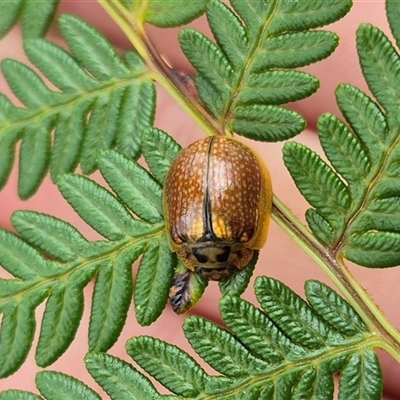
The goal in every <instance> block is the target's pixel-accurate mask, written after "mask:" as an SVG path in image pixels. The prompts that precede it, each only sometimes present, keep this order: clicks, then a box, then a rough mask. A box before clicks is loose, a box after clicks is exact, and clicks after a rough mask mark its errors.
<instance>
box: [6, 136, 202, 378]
mask: <svg viewBox="0 0 400 400" xmlns="http://www.w3.org/2000/svg"><path fill="white" fill-rule="evenodd" d="M150 133H154V134H155V138H156V139H155V140H154V142H153V143H152V144H151V146H153V147H152V148H154V147H155V148H157V152H154V153H152V156H150V158H149V160H150V162H149V164H150V165H151V166H152V168H153V169H154V171H157V173H158V176H162V175H163V174H164V172H165V169H166V168H167V167H168V165H169V163H170V162H171V159H172V158H173V157H172V155H174V154H175V152H176V151H177V150H178V147H179V146H178V145H177V144H176V143H175V142H174V141H172V140H169V139H167V135H166V133H164V132H162V131H157V130H149V131H148V132H147V134H150ZM148 142H149V146H150V140H149V139H148ZM99 165H100V171H101V173H102V174H103V176H104V177H105V179H106V180H107V182H108V184H109V186H110V187H111V189H113V190H114V191H115V193H116V194H117V195H118V197H117V196H115V195H114V194H112V193H111V192H110V191H109V190H107V189H105V188H103V187H102V186H100V185H99V184H97V183H96V182H94V181H92V180H90V179H89V178H86V177H84V176H80V175H73V174H66V175H63V176H61V177H60V178H59V180H58V184H59V188H60V191H61V193H62V194H63V196H64V197H65V198H66V200H67V201H68V202H69V203H70V204H71V206H72V207H73V208H74V209H75V211H76V212H77V213H78V214H79V215H80V216H81V218H82V219H83V220H84V221H86V222H87V223H88V224H89V225H90V226H92V227H93V228H94V229H95V230H96V231H97V232H98V233H99V234H100V235H102V236H103V237H104V238H106V239H107V240H98V241H95V242H91V241H88V240H87V239H86V238H85V237H84V236H82V235H81V234H80V233H79V231H78V230H77V229H76V228H74V227H73V226H71V225H70V224H68V223H67V222H64V221H62V220H59V219H57V218H55V217H51V216H49V215H45V214H40V213H37V212H30V211H17V212H15V213H14V215H13V216H12V223H13V225H14V227H15V229H16V230H17V232H18V233H19V236H17V235H16V234H13V233H10V232H6V231H0V250H1V251H0V264H1V265H2V267H3V268H4V269H5V270H6V271H8V272H9V273H10V274H11V275H12V276H13V278H11V279H1V280H0V312H1V313H2V314H3V315H2V325H1V332H0V339H1V340H0V376H1V377H4V376H7V375H9V374H11V373H13V372H14V371H15V370H17V369H18V368H19V367H20V365H21V364H22V363H23V361H24V360H25V357H26V356H27V353H28V351H29V349H30V347H31V345H32V341H33V337H34V333H35V318H34V316H35V309H36V307H37V306H38V305H39V304H40V303H42V302H43V301H44V300H45V299H46V298H47V302H46V307H45V312H44V317H43V320H42V323H41V329H40V335H39V341H38V345H37V348H36V362H37V363H38V365H40V366H43V367H44V366H48V365H50V364H51V363H53V362H54V361H55V360H57V359H58V358H59V357H60V356H61V354H63V353H64V352H65V351H66V350H67V348H68V347H69V345H70V343H71V341H72V340H73V338H74V336H75V334H76V331H77V329H78V327H79V324H80V320H81V317H82V313H83V310H84V301H83V299H84V298H83V290H84V288H85V287H86V286H87V284H88V283H89V281H91V280H92V279H93V278H95V285H94V291H93V298H92V310H91V315H90V324H89V348H90V349H92V350H95V351H106V350H108V349H109V348H110V347H111V346H112V345H113V344H114V343H115V341H116V340H117V338H118V336H119V334H120V333H121V331H122V328H123V326H124V324H125V321H126V318H127V313H128V309H129V306H130V304H131V301H132V293H134V299H135V307H136V316H137V319H138V322H139V323H141V324H142V325H148V324H150V323H152V322H153V321H154V320H156V319H157V318H158V316H159V315H160V314H161V312H162V310H163V309H164V307H165V305H166V303H167V300H168V293H169V289H170V287H171V284H172V278H173V275H174V269H175V267H176V264H177V261H176V257H175V255H174V254H173V253H171V252H170V250H169V246H168V242H167V240H166V237H165V234H164V223H163V219H162V212H163V211H162V191H161V185H160V184H159V183H158V181H157V180H156V178H154V177H153V176H152V175H151V174H150V173H149V172H147V171H146V170H144V169H143V168H142V167H141V166H139V165H138V164H137V163H136V161H133V160H129V159H128V158H126V157H125V156H124V155H122V154H120V153H117V152H115V151H106V152H103V153H102V154H101V155H100V158H99ZM146 191H147V192H146ZM150 192H151V194H152V196H151V197H148V196H149V193H150ZM141 255H142V258H141V261H140V265H139V271H138V273H137V278H136V282H135V288H134V285H133V279H132V263H133V262H134V261H136V260H137V259H138V258H139V257H140V256H141ZM133 288H134V289H133ZM201 293H202V292H201ZM200 295H201V294H200Z"/></svg>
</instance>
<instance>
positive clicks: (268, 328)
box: [87, 277, 382, 400]
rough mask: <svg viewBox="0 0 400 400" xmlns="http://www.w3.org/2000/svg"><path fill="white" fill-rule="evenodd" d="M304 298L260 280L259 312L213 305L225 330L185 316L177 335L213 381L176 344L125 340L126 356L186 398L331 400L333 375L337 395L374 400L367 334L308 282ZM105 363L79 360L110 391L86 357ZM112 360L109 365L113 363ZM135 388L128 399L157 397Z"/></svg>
mask: <svg viewBox="0 0 400 400" xmlns="http://www.w3.org/2000/svg"><path fill="white" fill-rule="evenodd" d="M306 294H307V299H308V300H309V302H308V303H307V302H305V301H304V300H302V299H301V298H300V297H299V296H297V295H296V294H295V293H294V292H292V291H291V290H290V289H289V288H288V287H286V286H284V285H283V284H282V283H281V282H279V281H276V280H273V279H271V278H265V277H263V278H258V280H257V281H256V295H257V298H258V300H259V301H260V303H261V305H262V308H263V309H264V310H261V309H258V308H256V307H255V306H254V305H252V304H250V303H248V302H247V301H245V300H242V299H240V298H238V297H236V296H226V297H224V298H223V299H222V300H221V303H220V309H221V315H222V318H223V321H224V324H225V325H226V326H227V328H228V329H229V330H227V329H224V328H222V327H220V326H218V325H216V324H215V323H212V322H210V321H207V320H205V319H203V318H200V317H189V318H188V319H187V320H186V321H185V324H184V331H185V335H186V337H187V339H188V340H189V342H190V344H191V346H192V347H193V348H194V349H195V351H196V352H197V353H198V355H199V356H200V357H201V358H202V359H203V360H204V361H206V362H207V363H208V364H209V365H210V366H212V367H213V368H214V369H215V370H216V371H218V372H219V375H216V376H215V375H214V376H211V375H209V374H207V373H206V372H205V371H204V370H203V368H201V366H200V365H199V364H198V363H197V362H196V361H195V360H194V359H193V358H192V357H191V356H189V355H188V354H187V353H185V352H183V351H182V350H180V349H178V348H177V347H175V346H173V345H170V344H168V343H165V342H163V341H161V340H159V339H155V338H151V337H148V336H140V337H134V338H132V339H130V340H129V341H128V343H127V346H126V348H127V352H128V354H129V355H130V356H131V357H132V358H133V359H134V361H135V362H137V363H138V364H139V365H140V367H141V368H143V369H144V370H145V371H146V372H147V373H149V374H150V375H152V376H153V377H154V378H155V379H156V380H158V381H159V382H160V383H161V384H162V385H163V386H165V387H166V388H167V389H168V390H170V391H171V392H172V393H173V394H174V395H176V396H183V397H185V398H186V399H207V398H213V399H221V400H222V399H226V398H232V399H249V398H251V399H271V400H272V399H273V398H282V399H297V398H302V399H303V398H304V399H315V398H321V399H326V400H330V399H333V398H334V381H333V375H334V374H335V373H337V372H340V376H341V378H340V382H339V397H340V398H346V399H352V398H354V399H356V398H363V399H364V398H365V399H371V400H373V399H376V400H379V399H380V396H381V392H382V376H381V371H380V367H379V362H378V358H377V356H376V354H375V352H374V348H373V346H374V345H373V343H374V340H375V339H374V333H373V332H369V331H368V329H367V328H366V326H365V325H364V324H363V323H362V321H361V319H360V317H359V316H358V315H357V314H356V313H355V311H354V310H353V309H352V308H351V306H350V305H349V304H348V303H346V301H345V300H343V299H342V298H341V297H340V296H338V295H337V294H336V293H335V292H334V291H333V290H332V289H330V288H329V287H328V286H326V285H324V284H322V283H320V282H317V281H309V282H307V284H306ZM310 300H311V301H310ZM314 304H315V305H316V307H317V308H314ZM325 306H328V308H325ZM353 318H354V321H353ZM349 322H350V326H349V327H347V326H348V324H349ZM337 324H338V326H337ZM105 359H107V360H110V356H108V355H101V354H98V353H91V354H89V355H88V356H87V362H89V365H88V367H89V371H90V372H91V374H92V376H93V377H94V378H95V379H96V381H97V382H98V383H99V384H100V385H101V386H102V387H103V388H104V389H105V390H106V391H107V392H108V393H109V394H110V393H111V390H112V388H114V390H117V388H118V386H117V384H113V385H111V377H109V379H108V380H107V383H109V384H110V385H111V386H107V387H106V386H105V385H104V384H103V382H104V381H103V382H102V380H101V377H102V374H101V373H100V374H99V373H98V372H97V371H96V370H95V369H93V368H92V362H93V361H94V360H97V362H100V360H105ZM114 362H115V365H117V364H118V363H119V360H118V359H114ZM121 366H122V365H121ZM124 368H126V365H125V364H124ZM115 369H116V368H115ZM108 371H109V373H111V368H109V369H108ZM135 372H136V373H138V372H137V371H135ZM114 374H115V380H118V374H117V373H116V372H115V371H114ZM136 385H137V386H138V385H140V387H137V386H136V387H135V389H132V386H130V389H129V390H130V391H132V393H133V398H142V399H152V398H160V396H161V395H160V394H158V393H157V392H151V396H153V397H149V396H147V397H146V396H144V397H139V396H140V395H143V393H144V392H143V390H148V388H149V382H148V381H147V380H145V378H144V376H141V377H140V379H137V380H136ZM151 390H152V391H153V390H154V387H151ZM250 395H251V397H250ZM135 396H136V397H135ZM161 398H175V397H174V396H167V395H165V396H161Z"/></svg>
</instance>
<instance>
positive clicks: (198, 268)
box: [164, 136, 272, 281]
mask: <svg viewBox="0 0 400 400" xmlns="http://www.w3.org/2000/svg"><path fill="white" fill-rule="evenodd" d="M271 207H272V188H271V179H270V176H269V172H268V170H267V167H266V166H265V164H264V162H263V161H262V160H261V158H260V157H259V156H258V155H257V154H256V153H255V152H254V151H253V150H252V149H250V148H249V147H248V146H246V145H245V144H243V143H241V142H239V141H237V140H235V139H233V138H229V137H223V136H214V137H207V138H205V139H202V140H199V141H197V142H195V143H193V144H191V145H190V146H188V147H187V148H185V149H184V150H182V151H181V153H179V155H178V156H177V158H176V159H175V160H174V162H173V163H172V165H171V167H170V169H169V171H168V174H167V177H166V181H165V188H164V215H165V220H166V229H167V234H168V237H169V243H170V247H171V250H172V251H173V252H176V253H177V255H178V257H179V258H180V260H181V261H182V262H183V263H184V265H185V266H186V268H188V270H190V271H192V272H195V273H197V274H199V275H202V276H203V277H205V278H207V279H210V280H216V281H220V280H223V279H225V278H227V277H229V276H231V275H232V274H234V273H235V272H236V271H238V270H240V269H242V268H244V267H245V266H246V265H247V264H248V263H249V262H250V260H251V258H252V255H253V250H259V249H261V247H262V246H263V245H264V243H265V240H266V238H267V232H268V225H269V220H270V214H271Z"/></svg>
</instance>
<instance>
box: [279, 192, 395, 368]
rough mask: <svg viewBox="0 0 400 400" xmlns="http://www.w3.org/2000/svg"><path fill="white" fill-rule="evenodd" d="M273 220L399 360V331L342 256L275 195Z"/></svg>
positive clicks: (385, 347) (382, 344)
mask: <svg viewBox="0 0 400 400" xmlns="http://www.w3.org/2000/svg"><path fill="white" fill-rule="evenodd" d="M272 217H273V219H274V221H275V222H276V223H277V224H278V226H279V227H281V228H282V229H283V230H284V231H285V232H286V233H287V234H288V236H289V237H291V238H292V239H293V240H294V242H295V243H297V244H298V245H299V246H300V247H301V248H302V250H303V251H305V253H306V254H308V255H309V256H310V257H311V258H312V259H313V260H314V261H315V262H316V263H317V265H319V266H320V267H321V268H322V270H323V271H324V272H325V273H326V274H327V275H328V276H329V278H330V279H331V280H332V282H333V283H334V284H335V285H336V286H337V287H338V289H339V290H340V291H341V292H342V294H343V295H344V296H345V298H346V300H347V301H348V302H349V304H351V306H352V307H353V308H354V309H355V310H356V311H357V312H358V314H359V315H360V316H361V318H362V319H363V320H364V322H365V323H366V325H367V326H368V328H369V330H370V331H371V332H374V333H376V334H377V335H378V336H379V337H380V338H381V341H380V343H381V346H380V347H381V348H383V349H385V350H386V351H388V353H390V354H391V355H392V357H394V358H395V359H396V360H397V361H398V362H400V332H399V331H398V330H397V329H396V328H395V327H394V326H393V325H392V324H391V323H390V321H389V320H388V319H387V318H386V317H385V315H384V314H383V313H382V311H381V310H380V309H379V307H378V306H377V305H376V304H375V303H374V302H373V301H372V299H371V297H370V296H369V295H368V294H367V292H366V291H365V289H364V288H363V287H362V286H361V285H360V284H359V283H358V282H357V280H356V279H355V278H354V277H353V276H352V275H351V273H350V271H349V270H348V268H347V267H346V265H345V264H344V263H343V259H342V258H341V257H337V255H336V254H335V253H334V252H332V251H329V250H328V249H327V248H326V247H324V246H323V245H322V244H321V243H319V242H318V241H317V239H316V238H315V237H314V236H313V235H312V234H311V232H310V231H309V230H308V229H307V228H306V227H305V226H304V225H303V224H302V223H301V222H300V221H299V220H298V219H297V217H296V216H295V215H294V214H293V213H292V212H291V211H290V210H289V209H288V208H287V207H286V206H285V205H284V204H283V203H282V202H281V201H280V200H279V199H278V198H277V197H276V196H274V206H273V215H272Z"/></svg>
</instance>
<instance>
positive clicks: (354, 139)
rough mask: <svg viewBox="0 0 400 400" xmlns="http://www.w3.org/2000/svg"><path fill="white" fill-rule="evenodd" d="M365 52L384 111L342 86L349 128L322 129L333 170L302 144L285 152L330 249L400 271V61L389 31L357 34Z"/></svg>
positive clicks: (313, 225) (324, 124)
mask: <svg viewBox="0 0 400 400" xmlns="http://www.w3.org/2000/svg"><path fill="white" fill-rule="evenodd" d="M389 4H390V2H389ZM388 7H390V6H388ZM357 49H358V54H359V58H360V64H361V67H362V70H363V74H364V77H365V79H366V81H367V83H368V86H369V88H370V89H371V92H372V94H373V95H374V97H375V99H376V101H377V102H378V103H376V102H375V101H374V100H373V99H372V98H370V97H369V96H368V95H367V94H365V93H363V92H362V91H361V90H359V89H357V88H355V87H353V86H351V85H340V86H339V87H338V88H337V90H336V99H337V103H338V105H339V108H340V110H341V112H342V114H343V116H344V117H345V119H346V122H347V125H346V124H345V123H343V122H341V121H340V120H339V119H338V118H337V117H335V116H333V115H330V114H324V115H322V116H321V117H320V118H319V121H318V134H319V138H320V141H321V145H322V148H323V150H324V152H325V155H326V156H327V158H328V161H329V162H330V164H331V166H330V165H328V163H327V162H325V161H323V160H322V159H321V158H320V157H318V156H317V155H316V154H315V153H314V152H313V151H311V150H310V149H308V148H306V147H305V146H303V145H300V144H297V143H288V144H286V145H285V147H284V161H285V164H286V167H287V168H288V169H289V171H290V173H291V175H292V177H293V179H294V181H295V183H296V185H297V187H298V188H299V190H300V191H301V192H302V194H303V195H304V197H305V198H306V199H307V201H308V202H309V203H310V205H311V206H312V207H313V208H312V209H309V210H308V211H307V214H306V216H307V222H308V224H309V227H310V229H311V230H312V232H313V234H314V235H315V236H316V237H317V238H318V239H319V240H320V241H321V242H322V243H323V244H324V245H326V246H328V247H329V248H331V249H332V250H333V251H334V252H335V253H336V254H337V253H342V254H343V255H344V256H345V257H346V258H348V259H349V260H351V261H354V262H356V263H357V264H360V265H363V266H367V267H375V268H384V267H392V266H396V265H400V253H399V251H398V249H399V244H400V228H399V227H400V208H399V201H398V200H399V198H400V184H399V181H398V171H399V169H398V165H399V154H400V153H399V148H400V147H399V146H400V144H399V133H398V132H399V127H400V119H399V113H398V109H399V106H400V91H399V88H398V82H399V77H400V55H399V54H398V52H397V50H396V49H395V48H394V46H393V45H392V44H391V43H390V41H389V39H388V38H387V37H386V36H385V34H384V33H383V32H382V31H380V30H379V29H378V28H375V27H373V26H371V25H367V24H364V25H361V26H360V28H359V29H358V31H357Z"/></svg>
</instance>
